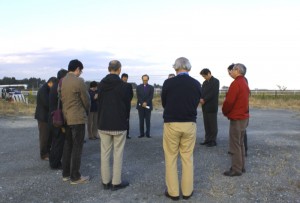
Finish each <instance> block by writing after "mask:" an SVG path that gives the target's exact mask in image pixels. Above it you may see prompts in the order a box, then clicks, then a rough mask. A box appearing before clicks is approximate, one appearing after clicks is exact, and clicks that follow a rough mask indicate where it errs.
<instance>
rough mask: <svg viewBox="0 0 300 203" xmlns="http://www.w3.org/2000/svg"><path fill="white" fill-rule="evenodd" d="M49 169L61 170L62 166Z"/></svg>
mask: <svg viewBox="0 0 300 203" xmlns="http://www.w3.org/2000/svg"><path fill="white" fill-rule="evenodd" d="M50 168H51V169H52V170H62V165H59V166H57V167H51V166H50Z"/></svg>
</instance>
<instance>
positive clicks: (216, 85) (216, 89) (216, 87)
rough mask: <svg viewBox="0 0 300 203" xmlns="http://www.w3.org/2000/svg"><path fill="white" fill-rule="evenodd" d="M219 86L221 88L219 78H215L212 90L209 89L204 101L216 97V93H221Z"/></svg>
mask: <svg viewBox="0 0 300 203" xmlns="http://www.w3.org/2000/svg"><path fill="white" fill-rule="evenodd" d="M219 88H220V83H219V80H217V79H214V80H213V82H212V84H211V87H210V91H207V94H206V95H205V96H204V98H203V99H204V101H205V102H208V101H211V100H213V99H214V98H215V97H216V95H219Z"/></svg>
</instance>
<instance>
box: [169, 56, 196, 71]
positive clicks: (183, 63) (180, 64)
mask: <svg viewBox="0 0 300 203" xmlns="http://www.w3.org/2000/svg"><path fill="white" fill-rule="evenodd" d="M173 68H174V69H175V70H176V71H177V70H179V69H183V70H187V71H190V70H191V68H192V66H191V64H190V61H189V60H188V59H187V58H184V57H180V58H178V59H176V61H175V63H174V65H173Z"/></svg>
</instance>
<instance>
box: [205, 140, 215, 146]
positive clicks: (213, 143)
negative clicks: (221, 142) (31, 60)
mask: <svg viewBox="0 0 300 203" xmlns="http://www.w3.org/2000/svg"><path fill="white" fill-rule="evenodd" d="M206 146H207V147H215V146H217V143H216V142H214V141H212V142H209V143H208V144H207V145H206Z"/></svg>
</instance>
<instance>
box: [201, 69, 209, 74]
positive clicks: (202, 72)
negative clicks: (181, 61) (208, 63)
mask: <svg viewBox="0 0 300 203" xmlns="http://www.w3.org/2000/svg"><path fill="white" fill-rule="evenodd" d="M208 73H211V72H210V70H209V69H208V68H204V69H202V70H201V72H200V75H208Z"/></svg>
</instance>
